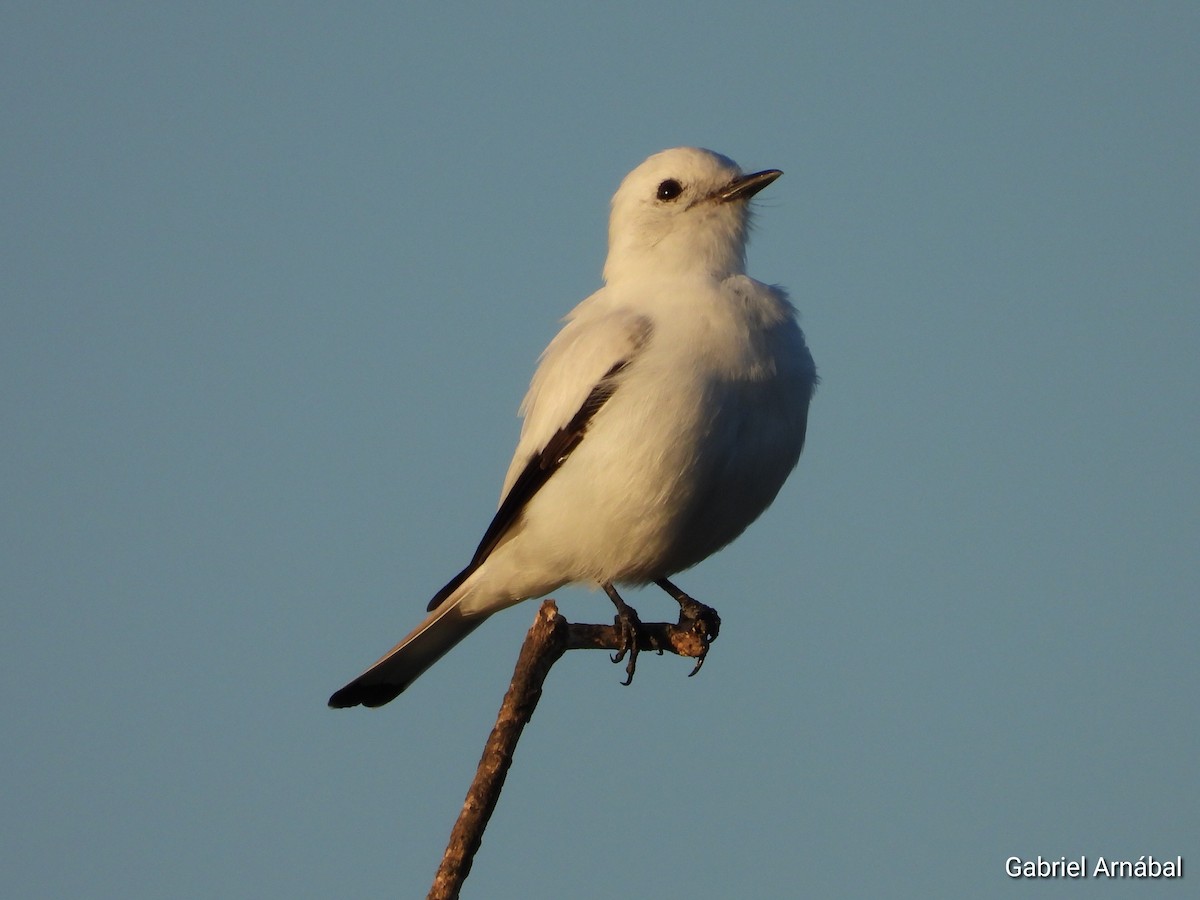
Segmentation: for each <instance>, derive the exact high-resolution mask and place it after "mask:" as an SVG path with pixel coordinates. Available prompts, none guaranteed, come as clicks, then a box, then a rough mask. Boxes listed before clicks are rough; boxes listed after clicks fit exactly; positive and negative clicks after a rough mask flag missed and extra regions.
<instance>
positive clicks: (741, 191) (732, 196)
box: [716, 169, 783, 203]
mask: <svg viewBox="0 0 1200 900" xmlns="http://www.w3.org/2000/svg"><path fill="white" fill-rule="evenodd" d="M782 174H783V172H781V171H780V170H779V169H764V170H763V171H761V172H754V173H753V174H750V175H743V176H742V177H741V178H735V179H733V181H731V182H730V183H729V186H728V187H727V188H725V189H724V190H722V191H720V192H719V193H718V194H717V197H716V199H717V200H718V201H719V202H721V203H728V202H730V201H731V200H749V199H750V198H751V197H753V196H754V195H755V194H757V193H758V192H759V191H761V190H762V189H763V188H765V187H766V186H767V185H768V184H770V183H771V182H772V181H774V180H775V179H776V178H778V177H779V176H780V175H782Z"/></svg>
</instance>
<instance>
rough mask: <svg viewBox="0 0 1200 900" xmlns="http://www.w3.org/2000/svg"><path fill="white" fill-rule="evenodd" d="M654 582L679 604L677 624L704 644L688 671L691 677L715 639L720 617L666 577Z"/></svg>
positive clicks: (698, 668) (702, 662) (702, 661)
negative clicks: (694, 665)
mask: <svg viewBox="0 0 1200 900" xmlns="http://www.w3.org/2000/svg"><path fill="white" fill-rule="evenodd" d="M654 583H655V584H657V585H658V586H659V587H660V588H662V589H663V590H664V591H666V592H667V593H668V594H670V595H671V596H672V597H674V598H675V602H676V603H678V604H679V626H680V627H681V628H684V627H686V628H689V629H690V630H691V631H692V632H693V633H695V634H696V636H697V637H699V638H700V642H701V644H703V646H704V650H703V652H702V653H701V654H700V655H699V656H698V657H696V668H694V669H692V671H690V672H689V673H688V678H691V677H692V676H693V675H695V674H696V673H697V672H699V671H700V667H701V666H702V665H704V657H706V656H708V647H709V644H711V643H712V642H713V641H715V640H716V639H717V634H719V633H720V631H721V617H720V616H719V615H717V611H716V610H715V609H713V608H712V607H711V606H705V605H704V604H703V603H701V602H700V601H699V600H695V599H693V598H692V597H690V596H688V595H687V594H685V593H684V592H683V591H681V590H680V589H679V588H677V587H676V586H675V585H673V584H672V583H671V582H669V581H667V579H665V578H660V579H658V580H657V581H655V582H654Z"/></svg>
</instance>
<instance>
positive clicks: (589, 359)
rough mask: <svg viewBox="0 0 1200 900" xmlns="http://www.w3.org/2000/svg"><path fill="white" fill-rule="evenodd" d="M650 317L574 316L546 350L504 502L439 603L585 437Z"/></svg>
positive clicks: (644, 338) (526, 406)
mask: <svg viewBox="0 0 1200 900" xmlns="http://www.w3.org/2000/svg"><path fill="white" fill-rule="evenodd" d="M650 332H651V323H650V320H649V319H647V318H646V317H645V316H640V315H637V314H635V313H630V312H626V311H619V312H612V313H608V314H606V315H603V316H600V317H591V316H588V317H581V318H575V319H572V320H571V321H569V322H568V323H567V325H566V326H565V327H564V328H563V330H562V331H560V332H559V333H558V336H557V337H555V339H554V340H553V341H551V342H550V346H548V347H547V348H546V350H545V352H544V353H543V354H542V358H541V362H540V364H539V365H538V369H537V372H535V373H534V376H533V381H532V382H531V383H530V385H529V392H528V393H527V394H526V395H525V401H524V402H523V403H522V404H521V413H522V415H524V417H525V424H524V426H523V427H522V429H521V439H520V441H518V443H517V450H516V453H515V454H514V455H513V461H512V464H511V465H510V466H509V469H508V475H507V477H506V478H505V479H504V491H503V493H502V495H501V501H500V508H499V509H498V510H497V511H496V515H495V516H494V517H493V518H492V522H491V524H490V525H488V528H487V531H485V532H484V535H483V539H482V540H481V541H480V542H479V547H478V548H477V549H476V550H475V555H474V556H473V557H472V558H471V562H470V564H469V565H468V566H467V567H466V568H465V569H463V570H462V571H461V572H459V573H458V575H456V576H455V577H454V579H453V580H451V581H450V583H449V584H447V585H446V586H445V587H443V588H442V589H441V590H440V591H438V592H437V593H436V594H435V595H434V597H433V599H432V600H430V601H429V607H428V608H429V609H430V610H434V609H436V608H437V607H438V606H440V605H441V604H442V603H443V602H444V601H445V600H446V599H447V598H448V597H449V596H450V595H451V594H453V593H454V591H456V590H457V589H458V587H459V586H460V585H461V584H462V583H463V582H464V581H466V579H467V578H468V577H469V576H470V575H471V573H472V572H474V571H475V570H476V569H477V568H479V566H480V565H481V564H482V563H483V561H484V560H485V559H487V558H488V555H489V554H490V553H491V552H492V551H493V550H494V549H495V548H496V546H497V545H498V544H499V543H500V542H501V540H503V539H504V537H505V535H506V534H507V533H508V531H509V529H511V528H512V526H513V525H514V524H515V523H516V522H517V521H519V520H520V517H521V513H522V512H523V511H524V509H525V507H526V506H527V505H528V503H529V501H530V499H532V497H533V496H534V495H535V494H536V493H537V492H538V491H539V490H540V489H541V487H542V485H544V484H545V483H546V482H547V481H548V480H549V479H550V477H551V476H552V475H553V474H554V473H555V472H556V471H557V470H558V469H559V467H560V466H561V465H562V464H563V463H564V462H565V461H566V460H567V457H569V456H570V455H571V452H572V451H573V450H574V449H575V447H577V446H578V445H579V442H580V441H581V440H583V437H584V434H585V433H586V432H587V429H588V425H589V423H590V422H591V420H592V417H593V416H595V415H596V413H597V412H598V411H599V410H600V408H601V407H602V406H604V404H605V403H606V402H607V401H608V398H609V397H611V396H612V395H613V392H614V391H616V390H617V387H618V385H619V384H620V376H621V373H622V372H623V371H624V370H625V369H626V367H627V366H628V365H629V364H630V363H631V362H632V361H633V360H634V358H635V357H636V356H637V355H638V353H639V352H640V351H641V350H642V349H643V348H644V347H645V346H646V343H647V342H648V341H649V339H650Z"/></svg>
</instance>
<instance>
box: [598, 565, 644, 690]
mask: <svg viewBox="0 0 1200 900" xmlns="http://www.w3.org/2000/svg"><path fill="white" fill-rule="evenodd" d="M604 590H605V592H606V593H607V594H608V596H609V598H610V599H611V600H612V602H613V605H614V606H616V608H617V614H616V615H615V616H614V617H613V625H614V626H615V627H616V629H617V631H618V633H619V634H620V649H619V650H618V651H617V652H616V654H615V655H614V656H611V657H609V659H611V660H612V661H613V662H614V663H619V662H621V661H622V660H624V659H626V657H628V661H627V662H626V663H625V680H624V681H622V682H621V684H623V685H625V686H626V687H628V686H629V685H631V684H633V673H634V671H636V669H637V657H638V653H639V652H640V650H641V648H640V647H639V646H638V634H639V632H641V630H642V620H641V619H639V618H638V614H637V610H635V609H634V608H633V607H632V606H630V605H629V604H628V603H626V602H625V601H624V600H623V599H622V598H621V595H620V594H618V593H617V592H616V590H615V589H614V588H613V587H612V585H607V584H606V585H605V586H604Z"/></svg>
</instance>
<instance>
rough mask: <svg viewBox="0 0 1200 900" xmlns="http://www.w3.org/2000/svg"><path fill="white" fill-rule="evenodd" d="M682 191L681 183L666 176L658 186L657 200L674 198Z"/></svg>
mask: <svg viewBox="0 0 1200 900" xmlns="http://www.w3.org/2000/svg"><path fill="white" fill-rule="evenodd" d="M682 193H683V185H682V184H680V183H679V182H678V181H676V180H675V179H674V178H668V179H667V180H666V181H664V182H662V183H661V184H660V185H659V186H658V199H659V200H674V199H675V198H676V197H678V196H679V195H680V194H682Z"/></svg>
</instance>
